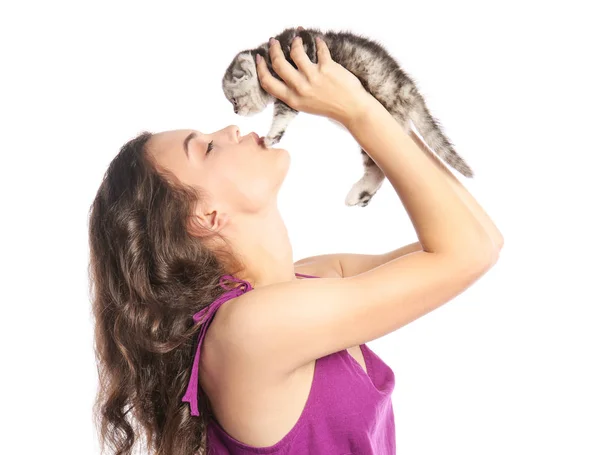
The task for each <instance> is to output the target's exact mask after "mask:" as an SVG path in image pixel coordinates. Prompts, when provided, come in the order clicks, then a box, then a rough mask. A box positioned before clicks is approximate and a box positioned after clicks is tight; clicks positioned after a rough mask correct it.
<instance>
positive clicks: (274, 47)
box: [269, 38, 305, 88]
mask: <svg viewBox="0 0 600 455" xmlns="http://www.w3.org/2000/svg"><path fill="white" fill-rule="evenodd" d="M269 55H270V56H271V66H272V67H273V69H274V70H275V72H276V73H277V74H279V76H280V77H281V78H282V79H283V80H284V81H285V83H286V84H287V85H289V86H290V87H292V88H297V87H300V86H301V85H302V84H303V83H304V82H305V80H304V76H302V75H301V74H300V73H299V72H298V70H297V69H296V68H294V67H293V66H292V64H291V63H290V62H288V61H287V60H286V58H285V55H283V51H282V50H281V44H280V43H279V41H277V40H276V39H274V38H271V40H270V41H269Z"/></svg>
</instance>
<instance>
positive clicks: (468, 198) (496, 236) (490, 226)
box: [410, 131, 504, 250]
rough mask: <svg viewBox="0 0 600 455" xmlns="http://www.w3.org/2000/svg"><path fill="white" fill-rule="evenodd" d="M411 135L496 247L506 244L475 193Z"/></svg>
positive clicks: (499, 247) (413, 133)
mask: <svg viewBox="0 0 600 455" xmlns="http://www.w3.org/2000/svg"><path fill="white" fill-rule="evenodd" d="M410 137H411V138H412V139H413V141H415V143H416V144H417V145H418V146H419V148H420V149H421V150H422V151H423V152H424V153H425V154H426V155H427V156H428V157H429V159H431V161H432V162H433V163H435V165H436V166H438V167H439V168H440V169H441V170H442V172H443V173H444V175H445V176H446V178H447V180H446V181H447V182H448V184H449V185H450V186H451V187H452V189H453V190H454V191H455V193H456V194H458V196H459V197H460V198H461V199H462V201H463V202H464V203H465V205H466V206H467V207H469V210H471V213H473V215H474V216H475V217H476V218H477V220H478V221H479V222H480V223H481V225H482V226H484V227H485V229H486V231H487V232H488V234H489V235H490V237H491V239H492V240H493V241H494V244H495V245H496V248H497V249H498V250H500V249H502V246H503V245H504V238H503V237H502V234H501V233H500V231H499V230H498V228H497V227H496V225H495V224H494V222H493V221H492V219H491V218H490V217H489V215H488V214H487V213H486V212H485V210H483V208H482V207H481V206H480V205H479V203H478V202H477V201H476V200H475V198H474V197H473V195H472V194H471V193H469V191H468V190H467V189H466V188H465V187H464V186H463V185H462V183H461V182H460V181H459V180H458V179H457V178H456V177H455V176H454V174H453V173H452V172H451V171H450V170H449V169H448V168H447V167H446V166H445V165H444V163H443V162H442V160H440V158H439V157H438V156H437V155H435V154H434V153H433V152H432V151H431V150H430V149H429V147H428V146H427V144H425V143H424V142H423V141H422V140H421V138H420V137H419V136H418V135H417V134H416V133H415V132H414V131H411V132H410Z"/></svg>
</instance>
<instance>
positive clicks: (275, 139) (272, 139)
mask: <svg viewBox="0 0 600 455" xmlns="http://www.w3.org/2000/svg"><path fill="white" fill-rule="evenodd" d="M282 136H283V133H280V134H278V135H277V136H267V137H265V139H264V144H265V147H272V146H274V145H275V144H278V143H279V141H280V140H281V137H282Z"/></svg>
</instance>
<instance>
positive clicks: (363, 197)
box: [346, 178, 381, 207]
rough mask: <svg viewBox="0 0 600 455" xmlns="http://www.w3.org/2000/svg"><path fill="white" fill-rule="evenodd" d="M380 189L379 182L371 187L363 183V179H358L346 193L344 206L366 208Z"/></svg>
mask: <svg viewBox="0 0 600 455" xmlns="http://www.w3.org/2000/svg"><path fill="white" fill-rule="evenodd" d="M380 187H381V182H379V183H378V184H376V185H373V184H372V183H369V182H368V181H365V179H364V178H362V179H360V180H359V181H358V182H356V183H355V184H354V185H353V186H352V188H351V189H350V191H349V192H348V195H347V196H346V205H347V206H353V205H358V206H359V207H366V206H367V205H368V204H369V202H371V199H372V198H373V196H374V195H375V193H376V192H377V190H378V189H379V188H380Z"/></svg>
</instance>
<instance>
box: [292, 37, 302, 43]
mask: <svg viewBox="0 0 600 455" xmlns="http://www.w3.org/2000/svg"><path fill="white" fill-rule="evenodd" d="M293 41H300V42H302V38H301V37H299V36H294V39H293V40H292V42H293Z"/></svg>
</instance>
